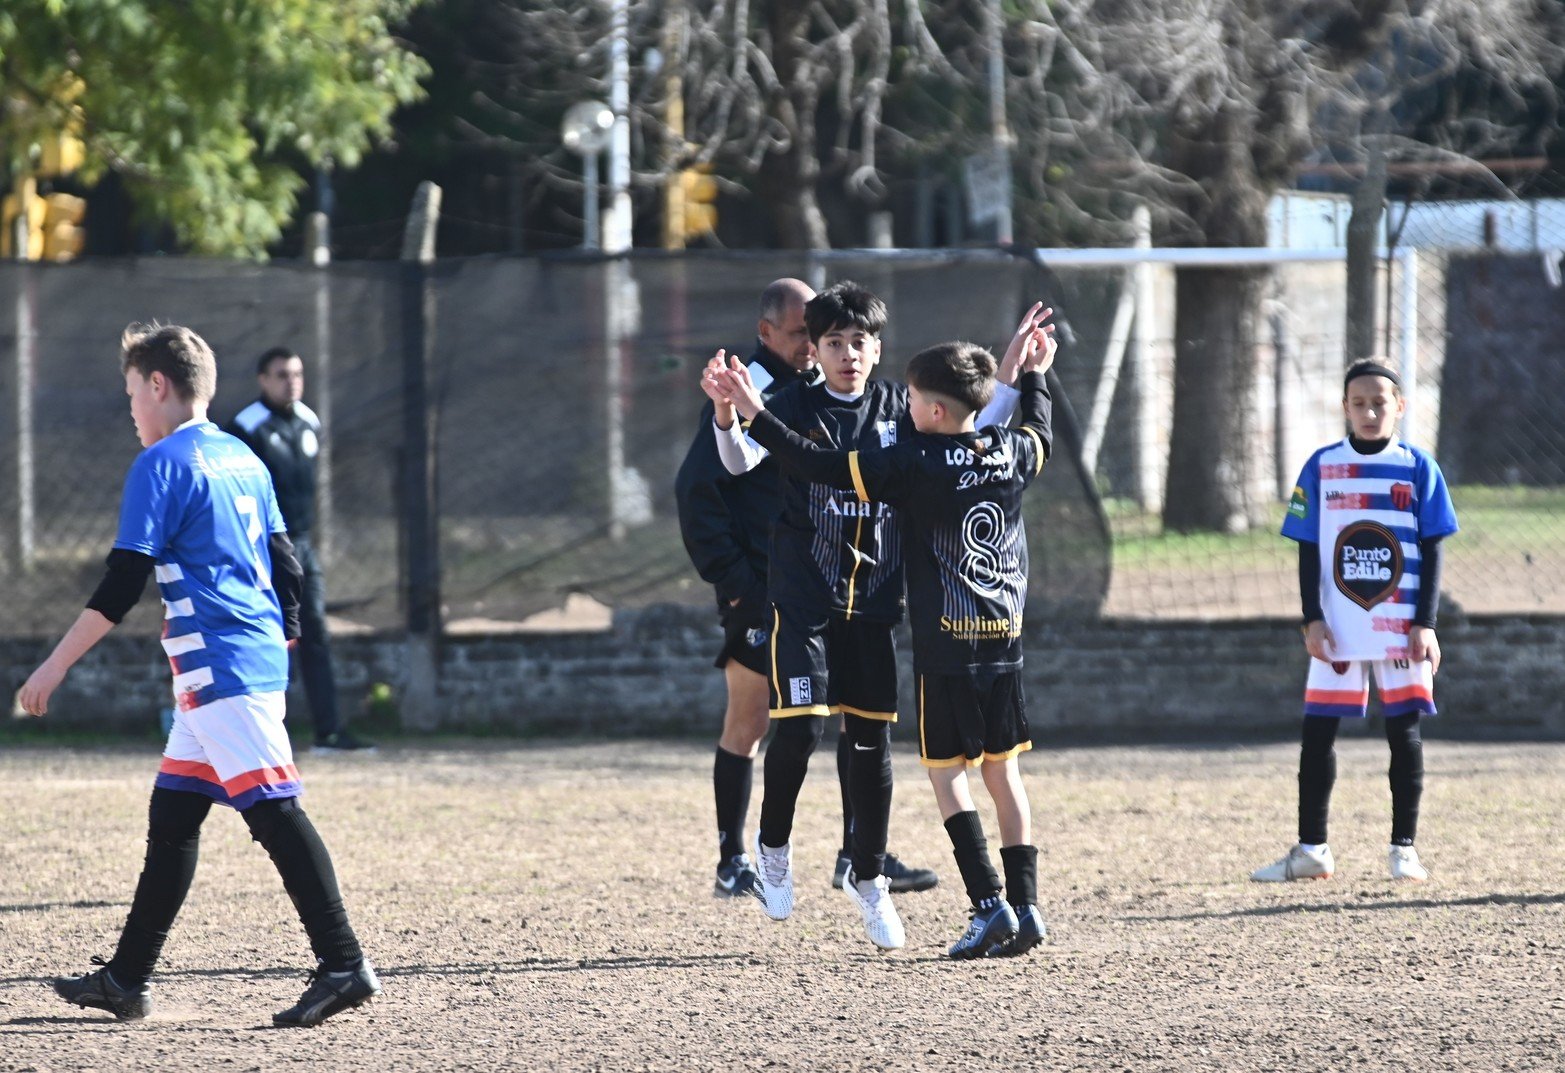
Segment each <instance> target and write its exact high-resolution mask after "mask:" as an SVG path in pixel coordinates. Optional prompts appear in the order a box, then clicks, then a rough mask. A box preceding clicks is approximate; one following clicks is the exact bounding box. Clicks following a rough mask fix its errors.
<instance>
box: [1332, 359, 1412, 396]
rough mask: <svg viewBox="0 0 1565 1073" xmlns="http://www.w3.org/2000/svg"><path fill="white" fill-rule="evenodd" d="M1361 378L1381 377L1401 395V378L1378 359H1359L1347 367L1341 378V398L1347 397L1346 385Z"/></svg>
mask: <svg viewBox="0 0 1565 1073" xmlns="http://www.w3.org/2000/svg"><path fill="white" fill-rule="evenodd" d="M1361 376H1383V377H1385V378H1386V379H1387V380H1390V381H1391V386H1392V388H1394V389H1395V390H1396V393H1397V394H1398V395H1400V394H1402V378H1401V377H1400V376H1398V375H1397V374H1396V373H1394V372H1393V371H1392V370H1391V367H1390V366H1389V365H1387V364H1386V363H1385V362H1383V361H1381V360H1380V359H1378V358H1360V359H1359V360H1358V361H1355V362H1354V363H1353V364H1352V365H1349V366H1348V371H1347V374H1346V375H1345V376H1343V378H1342V397H1343V398H1347V397H1348V385H1349V384H1351V383H1353V381H1355V380H1357V379H1358V378H1359V377H1361Z"/></svg>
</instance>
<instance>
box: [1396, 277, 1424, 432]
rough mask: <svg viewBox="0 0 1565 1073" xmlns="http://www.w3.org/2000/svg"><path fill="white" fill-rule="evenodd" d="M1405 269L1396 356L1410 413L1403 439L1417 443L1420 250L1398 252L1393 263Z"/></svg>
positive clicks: (1404, 420)
mask: <svg viewBox="0 0 1565 1073" xmlns="http://www.w3.org/2000/svg"><path fill="white" fill-rule="evenodd" d="M1392 263H1394V264H1397V265H1399V266H1400V267H1401V269H1402V286H1401V287H1400V288H1399V289H1398V299H1399V300H1398V302H1397V306H1398V308H1397V316H1398V317H1399V318H1400V320H1401V323H1400V324H1399V325H1398V327H1399V329H1400V330H1399V331H1398V333H1397V351H1398V353H1397V358H1398V362H1399V364H1400V366H1401V368H1400V369H1399V370H1398V372H1399V373H1400V374H1401V377H1402V397H1403V398H1405V399H1406V400H1407V412H1406V413H1404V414H1403V415H1402V439H1404V440H1406V441H1407V442H1408V443H1416V442H1417V438H1418V408H1419V398H1418V251H1417V250H1416V249H1414V248H1412V247H1411V246H1404V247H1403V248H1402V249H1400V250H1398V251H1397V258H1396V260H1395V261H1394V262H1392Z"/></svg>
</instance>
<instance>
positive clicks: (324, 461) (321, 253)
mask: <svg viewBox="0 0 1565 1073" xmlns="http://www.w3.org/2000/svg"><path fill="white" fill-rule="evenodd" d="M325 181H326V182H327V183H329V182H330V173H329V172H328V173H326V179H325ZM322 200H323V201H324V202H329V200H330V199H329V198H327V197H323V198H322ZM304 245H305V249H306V250H307V251H308V254H307V256H308V258H309V261H310V264H312V265H314V266H315V347H314V350H313V351H312V358H313V361H312V363H311V370H312V371H311V375H310V379H311V380H312V381H313V382H314V384H315V387H314V390H313V391H312V392H311V395H313V396H314V398H315V413H316V416H317V417H319V418H320V419H321V430H322V435H321V437H320V445H319V452H320V453H319V454H317V455H316V456H315V492H316V511H315V533H314V536H315V550H316V552H317V554H319V555H320V557H321V561H322V562H324V563H327V564H330V562H331V550H332V549H331V544H332V515H333V506H334V503H333V498H332V471H331V442H332V436H331V434H332V429H333V428H334V426H333V424H332V415H331V394H332V392H331V358H332V354H331V272H330V270H329V269H330V265H331V223H330V218H329V217H328V216H327V215H326V213H325V212H312V213H310V216H309V218H308V220H306V221H305V225H304Z"/></svg>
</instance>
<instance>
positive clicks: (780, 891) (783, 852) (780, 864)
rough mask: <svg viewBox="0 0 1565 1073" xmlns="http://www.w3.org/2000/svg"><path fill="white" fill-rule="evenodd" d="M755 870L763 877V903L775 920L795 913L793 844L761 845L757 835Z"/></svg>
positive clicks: (758, 834) (768, 914)
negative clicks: (774, 847)
mask: <svg viewBox="0 0 1565 1073" xmlns="http://www.w3.org/2000/svg"><path fill="white" fill-rule="evenodd" d="M755 870H756V872H757V874H759V875H760V877H761V904H762V905H764V906H765V907H766V915H767V916H769V917H771V918H772V919H773V920H787V919H788V917H790V916H791V915H792V914H793V844H792V843H789V844H788V845H786V846H782V847H779V848H778V849H770V848H768V847H766V846H763V845H761V836H760V833H759V832H757V834H756V836H755Z"/></svg>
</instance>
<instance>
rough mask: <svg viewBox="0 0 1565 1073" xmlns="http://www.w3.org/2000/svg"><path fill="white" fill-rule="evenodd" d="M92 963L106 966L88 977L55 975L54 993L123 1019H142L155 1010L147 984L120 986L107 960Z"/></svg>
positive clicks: (67, 1000)
mask: <svg viewBox="0 0 1565 1073" xmlns="http://www.w3.org/2000/svg"><path fill="white" fill-rule="evenodd" d="M92 963H93V964H94V965H102V966H103V968H101V969H97V970H95V971H93V972H89V973H88V974H87V975H85V976H59V977H56V978H55V981H54V992H55V994H57V995H59V996H60V997H61V998H63V999H64V1000H65V1001H66V1002H70V1003H74V1004H75V1005H77V1006H85V1007H86V1008H88V1009H92V1010H107V1011H108V1012H110V1013H112V1014H113V1015H114V1017H115V1019H116V1020H120V1021H139V1020H141V1019H142V1018H143V1017H145V1016H147V1015H148V1014H149V1013H151V1012H152V991H151V990H150V989H149V988H148V987H147V985H146V984H142V985H141V987H140V988H128V987H121V986H120V985H119V984H117V983H115V982H114V978H113V977H112V976H110V975H109V969H108V964H109V963H108V962H106V961H104V960H103V959H102V958H100V957H95V958H93V959H92Z"/></svg>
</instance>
